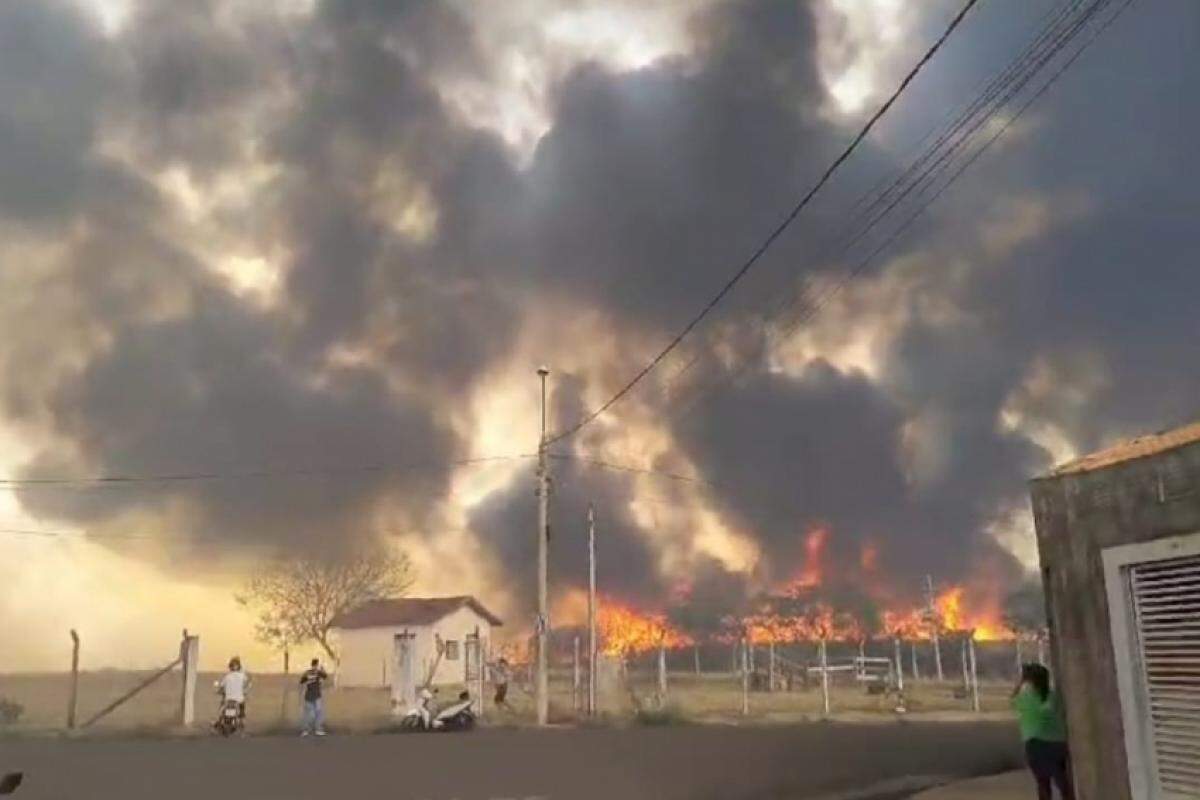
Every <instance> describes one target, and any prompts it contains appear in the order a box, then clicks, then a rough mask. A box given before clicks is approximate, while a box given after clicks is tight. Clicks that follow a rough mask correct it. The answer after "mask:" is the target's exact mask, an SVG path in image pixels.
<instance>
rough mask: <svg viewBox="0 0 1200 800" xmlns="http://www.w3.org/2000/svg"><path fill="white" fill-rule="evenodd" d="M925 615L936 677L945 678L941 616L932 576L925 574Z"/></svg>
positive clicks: (940, 679)
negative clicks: (929, 633) (940, 633)
mask: <svg viewBox="0 0 1200 800" xmlns="http://www.w3.org/2000/svg"><path fill="white" fill-rule="evenodd" d="M925 602H926V605H925V616H926V618H927V619H928V620H929V628H930V630H931V631H932V636H931V638H932V639H933V663H934V666H935V667H936V668H937V679H938V680H939V681H942V680H945V679H946V676H945V674H944V673H943V672H942V643H941V639H940V635H939V630H940V629H941V627H942V620H941V617H940V616H939V615H938V612H937V603H936V601H935V599H934V596H933V576H932V575H926V576H925Z"/></svg>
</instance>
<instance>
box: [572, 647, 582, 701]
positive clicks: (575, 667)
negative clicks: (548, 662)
mask: <svg viewBox="0 0 1200 800" xmlns="http://www.w3.org/2000/svg"><path fill="white" fill-rule="evenodd" d="M579 701H580V697H579V637H578V636H576V637H575V650H574V658H573V659H572V661H571V707H572V708H574V709H575V710H576V711H578V710H579Z"/></svg>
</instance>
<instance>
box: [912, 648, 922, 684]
mask: <svg viewBox="0 0 1200 800" xmlns="http://www.w3.org/2000/svg"><path fill="white" fill-rule="evenodd" d="M909 649H910V651H911V654H912V677H913V683H916V682H917V681H919V680H921V669H920V667H918V666H917V640H916V639H913V640H912V642H910V643H909Z"/></svg>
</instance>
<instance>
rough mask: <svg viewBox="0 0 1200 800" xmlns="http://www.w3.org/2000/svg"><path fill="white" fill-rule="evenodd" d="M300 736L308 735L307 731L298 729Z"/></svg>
mask: <svg viewBox="0 0 1200 800" xmlns="http://www.w3.org/2000/svg"><path fill="white" fill-rule="evenodd" d="M300 735H301V736H308V731H300Z"/></svg>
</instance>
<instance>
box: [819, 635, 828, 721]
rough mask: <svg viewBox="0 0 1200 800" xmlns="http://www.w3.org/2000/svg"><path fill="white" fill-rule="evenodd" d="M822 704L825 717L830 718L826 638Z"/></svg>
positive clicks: (822, 653) (822, 646) (823, 638)
mask: <svg viewBox="0 0 1200 800" xmlns="http://www.w3.org/2000/svg"><path fill="white" fill-rule="evenodd" d="M821 702H822V704H823V707H824V709H825V716H827V717H828V716H829V659H828V657H827V654H826V651H825V637H824V636H822V637H821Z"/></svg>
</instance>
